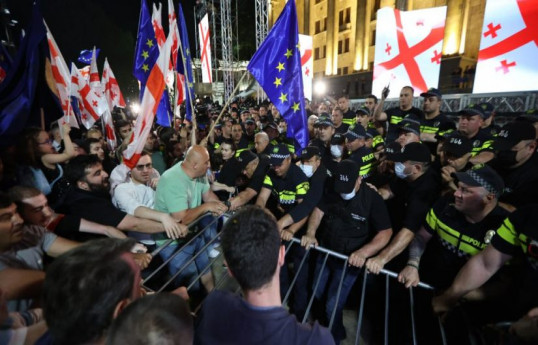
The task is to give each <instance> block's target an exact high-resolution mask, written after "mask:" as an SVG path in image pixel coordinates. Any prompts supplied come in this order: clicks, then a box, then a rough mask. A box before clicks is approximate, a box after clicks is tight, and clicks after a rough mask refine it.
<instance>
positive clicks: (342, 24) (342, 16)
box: [338, 7, 351, 31]
mask: <svg viewBox="0 0 538 345" xmlns="http://www.w3.org/2000/svg"><path fill="white" fill-rule="evenodd" d="M350 23H351V7H348V8H346V9H344V10H342V11H340V12H339V13H338V27H339V28H340V31H343V30H346V29H349V28H350V25H348V24H350Z"/></svg>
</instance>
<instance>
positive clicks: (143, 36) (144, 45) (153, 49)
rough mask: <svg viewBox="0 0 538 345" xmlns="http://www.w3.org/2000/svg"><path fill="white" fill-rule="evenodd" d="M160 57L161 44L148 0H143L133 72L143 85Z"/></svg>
mask: <svg viewBox="0 0 538 345" xmlns="http://www.w3.org/2000/svg"><path fill="white" fill-rule="evenodd" d="M158 57H159V46H158V44H157V39H156V38H155V31H154V30H153V25H152V23H151V16H150V15H149V11H148V7H147V5H146V0H142V9H141V10H140V20H139V23H138V36H137V40H136V47H135V58H134V61H135V63H134V67H133V74H134V76H135V77H136V79H138V80H139V81H140V83H141V84H142V85H145V84H146V79H148V76H149V73H150V71H151V69H152V67H153V65H154V64H155V61H157V58H158Z"/></svg>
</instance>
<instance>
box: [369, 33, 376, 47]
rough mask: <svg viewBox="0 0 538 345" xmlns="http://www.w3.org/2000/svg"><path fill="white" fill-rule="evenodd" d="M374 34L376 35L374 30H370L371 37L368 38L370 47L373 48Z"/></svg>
mask: <svg viewBox="0 0 538 345" xmlns="http://www.w3.org/2000/svg"><path fill="white" fill-rule="evenodd" d="M375 34H376V32H375V29H374V30H372V36H371V37H370V45H371V46H375Z"/></svg>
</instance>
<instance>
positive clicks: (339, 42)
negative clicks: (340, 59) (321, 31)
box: [338, 41, 342, 54]
mask: <svg viewBox="0 0 538 345" xmlns="http://www.w3.org/2000/svg"><path fill="white" fill-rule="evenodd" d="M338 54H342V41H338Z"/></svg>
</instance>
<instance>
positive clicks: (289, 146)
mask: <svg viewBox="0 0 538 345" xmlns="http://www.w3.org/2000/svg"><path fill="white" fill-rule="evenodd" d="M286 146H287V147H288V150H290V153H295V146H293V144H286Z"/></svg>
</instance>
